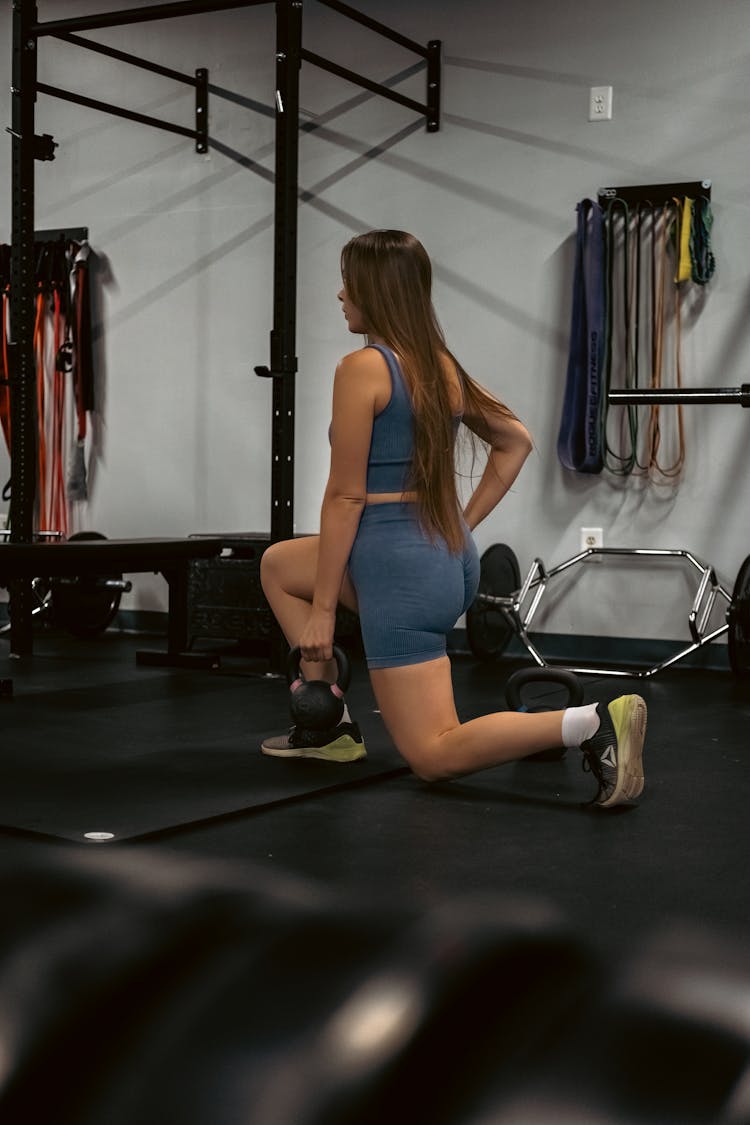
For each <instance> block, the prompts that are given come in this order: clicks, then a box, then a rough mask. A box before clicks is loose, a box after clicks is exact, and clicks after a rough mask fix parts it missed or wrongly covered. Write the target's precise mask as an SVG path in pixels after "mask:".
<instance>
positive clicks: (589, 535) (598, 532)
mask: <svg viewBox="0 0 750 1125" xmlns="http://www.w3.org/2000/svg"><path fill="white" fill-rule="evenodd" d="M603 546H604V532H603V531H602V529H601V528H600V527H582V528H581V550H582V551H588V550H589V549H590V548H591V547H603ZM588 561H589V562H601V561H602V557H601V555H591V557H590V558H589V560H588Z"/></svg>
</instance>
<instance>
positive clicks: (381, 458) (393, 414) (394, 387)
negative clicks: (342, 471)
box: [367, 344, 414, 492]
mask: <svg viewBox="0 0 750 1125" xmlns="http://www.w3.org/2000/svg"><path fill="white" fill-rule="evenodd" d="M367 346H368V347H370V348H375V349H376V351H379V352H380V354H381V355H382V356H383V358H384V359H385V361H386V363H387V364H388V370H389V371H390V373H391V397H390V401H389V402H388V405H387V406H386V407H384V408H383V410H381V411H380V413H379V414H376V415H375V418H374V419H373V423H372V440H371V441H370V455H369V457H368V458H367V491H368V492H404V491H405V490H406V489H407V488H408V486H409V469H410V468H411V463H412V458H413V456H414V411H413V409H412V405H411V399H410V398H409V392H408V391H407V389H406V383H405V382H404V376H403V373H402V371H401V366H400V364H399V362H398V360H397V359H396V357H395V355H394V354H393V352H392V351H391V349H390V348H386V347H384V346H383V345H382V344H368V345H367Z"/></svg>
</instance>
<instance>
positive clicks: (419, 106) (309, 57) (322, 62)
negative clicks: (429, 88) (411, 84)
mask: <svg viewBox="0 0 750 1125" xmlns="http://www.w3.org/2000/svg"><path fill="white" fill-rule="evenodd" d="M302 58H303V59H304V61H305V62H309V63H312V64H313V66H318V67H320V69H321V70H327V71H329V73H330V74H335V75H336V76H337V77H338V78H345V79H346V81H347V82H353V83H354V84H355V85H356V86H361V87H362V88H363V89H365V90H371V91H372V93H373V94H380V95H381V96H382V97H384V98H388V99H389V100H390V101H392V102H398V103H399V105H404V106H406V107H407V109H413V110H414V112H415V113H420V114H427V113H428V112H429V107H428V106H427V105H425V104H424V103H422V102H417V101H415V100H414V99H413V98H407V97H406V96H405V95H404V94H399V93H398V91H396V90H391V89H390V88H389V87H388V86H383V85H382V83H380V82H373V81H372V79H370V78H365V77H363V75H361V74H357V73H356V72H355V71H353V70H348V69H347V67H345V66H339V64H338V63H334V62H331V61H330V59H324V58H323V57H322V55H316V54H315V53H314V52H313V51H308V50H306V49H304V48H303V50H302Z"/></svg>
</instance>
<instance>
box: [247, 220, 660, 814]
mask: <svg viewBox="0 0 750 1125" xmlns="http://www.w3.org/2000/svg"><path fill="white" fill-rule="evenodd" d="M341 266H342V277H343V288H342V289H341V291H340V293H339V294H338V297H339V300H340V301H341V305H342V309H343V313H344V316H345V318H346V321H347V324H348V327H349V331H350V332H353V333H361V334H364V335H365V336H366V337H367V341H368V343H367V345H366V346H365V347H364V348H362V349H360V350H358V351H355V352H352V353H351V354H350V355H347V356H345V357H344V359H342V360H341V362H340V363H339V365H338V367H337V369H336V375H335V379H334V387H333V420H332V423H331V430H330V440H331V468H330V475H329V478H328V484H327V487H326V490H325V496H324V499H323V505H322V510H321V520H320V535H318V536H310V537H306V538H301V539H292V540H286V541H283V542H280V543H276V544H274V545H272V546H271V547H269V548H268V550H267V551H266V552H265V553H264V555H263V559H262V561H261V581H262V584H263V590H264V592H265V594H266V597H267V599H268V602H269V605H270V606H271V609H272V610H273V613H274V615H275V616H276V619H277V621H278V622H279V625H280V626H281V628H282V630H283V632H284V635H285V636H286V639H287V640H288V642H289V644H290V645H299V646H300V648H301V654H302V671H303V674H304V676H305V677H306V678H307V679H325V680H328V681H330V682H333V680H335V678H336V666H335V663H334V662H333V661H332V644H333V634H334V625H335V617H336V607H337V604H338V603H339V602H340V603H342V604H343V605H345V606H346V607H348V608H349V609H351V610H353V611H354V612H356V613H358V614H359V617H360V624H361V627H362V638H363V643H364V649H365V655H366V657H367V664H368V669H369V673H370V677H371V682H372V687H373V691H374V693H375V697H376V699H377V702H378V707H379V709H380V713H381V716H382V718H383V721H384V723H385V726H386V728H387V730H388V732H389V734H390V736H391V738H392V739H393V742H394V743H395V745H396V747H397V749H398V750H399V752H400V753H401V755H402V756H403V757H404V758H405V759H406V761H407V762H408V764H409V765H410V766H411V768H412V770H413V771H414V773H415V774H416V775H417V776H418V777H420V778H422V779H423V780H426V781H437V780H445V779H449V778H455V777H459V776H461V775H463V774H468V773H472V772H474V771H476V770H482V769H488V768H489V767H491V766H497V765H501V764H502V763H504V762H510V761H513V760H514V759H518V758H523V757H526V756H528V755H531V754H535V753H537V752H538V751H541V750H546V749H550V748H553V747H560V746H566V747H569V748H573V747H580V748H581V750H582V751H583V754H584V759H583V760H584V765H585V768H589V769H590V770H591V772H592V774H593V776H594V777H595V779H596V780H597V782H598V785H599V791H598V794H597V797H596V798H595V800H596V802H597V803H598V804H599V805H601V806H603V807H610V806H613V805H618V804H622V803H625V802H627V801H629V800H631V799H633V798H635V797H637V796H638V795H639V794H640V793H641V791H642V789H643V767H642V751H643V740H644V735H645V729H646V707H645V703H644V702H643V700H642V699H641V698H640V696H636V695H630V696H622V697H620V698H619V699H617V700H615V701H614V702H613V703H611V704H610V705H609V708H608V709H604V708H602V714H601V715H600V714H599V711H598V707H599V705H598V704H590V705H588V706H585V707H571V708H567V709H566V710H564V711H548V712H541V713H537V714H526V713H517V712H507V711H504V712H497V713H495V714H489V715H484V716H482V717H480V718H477V719H472V720H471V721H470V722H466V723H461V722H460V721H459V719H458V715H457V714H456V708H455V703H454V698H453V686H452V682H451V666H450V660H449V658H448V656H447V655H446V634H447V633H448V632H449V631H450V630H451V629H452V628H453V626H454V625H455V623H456V620H457V619H458V618H459V617H460V615H461V614H462V613H464V612H465V611H466V609H467V608H468V606H469V605H470V604H471V602H472V601H473V599H474V597H475V595H476V590H477V586H478V582H479V560H478V557H477V551H476V547H475V545H474V543H473V540H472V538H471V532H472V531H473V530H474V528H475V527H476V526H477V524H479V523H480V522H481V520H483V519H484V518H485V517H486V516H487V515H489V513H490V512H492V511H493V509H494V508H495V507H496V506H497V504H498V503H499V502H500V501H501V500H502V498H503V496H504V495H505V493H506V492H507V491H508V489H509V488H510V487H511V485H512V484H513V482H514V480H515V479H516V477H517V475H518V473H519V472H520V470H521V467H522V466H523V463H524V461H525V460H526V458H527V457H528V455H529V453H530V452H531V448H532V443H531V439H530V437H529V434H528V432H527V430H526V429H525V427H524V426H523V425H522V424H521V422H520V421H519V420H518V419H517V418H516V417H515V415H514V414H513V413H512V412H511V411H510V410H509V409H508V408H507V407H506V406H504V405H503V404H502V403H500V402H498V401H497V399H495V398H494V397H493V396H492V395H491V394H490V393H489V392H488V391H486V390H484V389H483V388H482V387H480V386H479V385H478V384H477V383H476V382H475V381H474V380H472V379H470V378H469V376H468V375H467V374H466V372H465V371H464V370H463V369H462V368H461V366H460V365H459V364H458V363H457V362H456V360H455V359H454V357H453V356H452V355H451V353H450V352H449V351H448V348H447V347H446V344H445V340H444V338H443V335H442V332H441V330H440V328H439V325H438V322H437V318H436V315H435V311H434V309H433V306H432V299H431V284H432V270H431V265H430V260H429V258H428V256H427V254H426V252H425V250H424V248H423V247H422V245H421V243H420V242H418V241H417V239H416V238H414V237H413V236H412V235H409V234H406V233H404V232H403V231H371V232H370V233H369V234H363V235H359V236H358V237H356V238H353V239H352V240H351V241H350V242H349V243H348V244H347V245H346V246H345V247H344V250H343V253H342V258H341ZM460 422H463V424H464V425H465V426H467V427H468V428H469V430H471V431H473V433H474V434H475V435H476V436H477V437H478V438H479V439H481V441H483V442H484V443H486V445H487V446H488V449H489V453H488V460H487V465H486V467H485V469H484V472H483V474H482V477H481V479H480V480H479V483H478V485H477V487H476V489H475V490H474V492H473V494H472V496H471V498H470V500H469V502H468V504H467V505H466V508H465V509H464V511H463V513H462V512H461V510H460V505H459V500H458V495H457V491H456V481H455V460H454V445H455V437H456V432H457V430H458V426H459V423H460ZM262 750H263V752H264V753H266V754H271V755H276V756H281V757H316V758H324V759H328V760H331V761H352V760H355V759H357V758H361V757H364V755H365V747H364V742H363V740H362V736H361V734H360V731H359V728H358V726H357V724H356V723H354V722H352V720H351V716H350V715H349V713H348V711H347V710H345V711H344V717H343V719H342V722H341V724H340V725H339V726H338V727H336V728H334V729H333V730H332V731H328V732H323V733H322V734H321V733H320V732H317V733H316V732H311V731H305V730H302V729H300V728H299V727H293V728H292V730H291V731H290V733H289V735H284V736H281V737H277V738H270V739H267V740H266V741H265V742H264V743H263V745H262Z"/></svg>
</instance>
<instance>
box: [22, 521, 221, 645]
mask: <svg viewBox="0 0 750 1125" xmlns="http://www.w3.org/2000/svg"><path fill="white" fill-rule="evenodd" d="M222 549H223V541H222V539H220V538H218V537H217V538H214V537H210V536H205V537H204V536H195V537H193V538H188V539H91V540H88V539H87V540H83V539H82V540H68V541H67V542H63V543H0V586H2V587H8V586H9V585H10V584H11V583H12V582H14V581H18V580H23V579H31V578H68V577H74V576H76V575H101V576H106V575H110V574H112V573H113V572H119V573H123V574H136V573H146V572H151V573H154V574H161V575H163V577H164V578H165V579H166V580H167V582H168V584H169V618H168V625H167V651H166V652H138V653H137V654H136V659H137V661H138V663H140V664H161V665H166V664H169V665H175V666H176V665H186V664H199V665H201V666H203V667H205V666H206V665H208V664H210V662H211V657H210V655H208V654H205V653H190V652H188V651H187V648H188V644H189V637H188V624H187V590H188V571H189V567H190V563H191V562H192V560H194V559H207V558H213V557H215V556H217V555H220V554H221V551H222ZM11 651H14V635H13V620H12V618H11Z"/></svg>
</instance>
